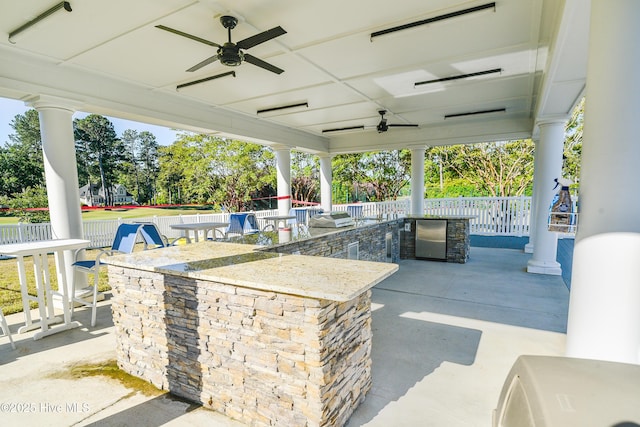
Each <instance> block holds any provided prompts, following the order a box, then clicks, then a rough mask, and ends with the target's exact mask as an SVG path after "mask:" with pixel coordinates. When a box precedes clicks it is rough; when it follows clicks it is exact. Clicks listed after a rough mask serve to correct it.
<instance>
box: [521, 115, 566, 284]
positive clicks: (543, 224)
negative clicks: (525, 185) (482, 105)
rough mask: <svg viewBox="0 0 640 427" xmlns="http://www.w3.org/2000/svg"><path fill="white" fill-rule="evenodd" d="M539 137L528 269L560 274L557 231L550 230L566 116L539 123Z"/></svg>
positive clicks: (528, 270) (560, 171) (560, 173)
mask: <svg viewBox="0 0 640 427" xmlns="http://www.w3.org/2000/svg"><path fill="white" fill-rule="evenodd" d="M539 126H540V141H539V142H538V143H537V144H536V154H537V158H536V163H537V164H538V171H537V172H538V173H537V175H535V176H534V186H535V187H536V192H537V196H536V200H535V205H536V206H535V216H534V221H535V225H534V233H535V234H534V242H535V247H534V248H533V256H532V257H531V259H530V260H529V262H528V263H527V272H529V273H538V274H549V275H556V276H559V275H561V274H562V268H561V267H560V263H558V262H557V261H556V256H557V253H558V234H557V233H555V232H552V231H549V230H548V223H547V222H548V218H549V206H551V202H552V201H553V196H554V195H555V194H556V193H557V189H554V186H555V185H556V183H555V181H554V179H556V178H560V177H561V175H562V151H563V146H564V126H565V120H549V121H544V122H541V123H539Z"/></svg>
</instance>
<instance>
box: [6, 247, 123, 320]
mask: <svg viewBox="0 0 640 427" xmlns="http://www.w3.org/2000/svg"><path fill="white" fill-rule="evenodd" d="M97 252H98V250H97V249H89V250H87V251H86V254H87V259H92V258H95V256H96V254H97ZM25 271H26V273H27V289H28V292H29V294H30V295H33V296H35V295H36V283H35V277H34V276H33V261H32V258H31V257H27V258H25ZM49 272H50V273H51V274H50V275H49V277H50V279H51V288H52V289H58V280H57V277H56V273H55V272H56V267H55V262H54V259H53V255H49ZM89 280H93V276H89ZM98 289H99V290H100V291H108V290H110V289H111V288H110V287H109V284H108V280H107V269H106V268H103V269H101V271H100V279H99V286H98ZM30 305H31V308H36V307H37V306H38V304H37V303H36V302H33V301H32V302H30ZM0 308H2V312H3V313H4V314H11V313H17V312H20V311H22V293H21V292H20V279H19V278H18V266H17V265H16V260H15V259H13V258H12V259H4V260H0Z"/></svg>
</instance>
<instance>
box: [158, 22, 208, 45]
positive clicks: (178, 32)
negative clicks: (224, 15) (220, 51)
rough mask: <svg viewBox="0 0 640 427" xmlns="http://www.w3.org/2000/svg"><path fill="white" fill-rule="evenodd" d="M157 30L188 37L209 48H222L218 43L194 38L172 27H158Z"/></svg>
mask: <svg viewBox="0 0 640 427" xmlns="http://www.w3.org/2000/svg"><path fill="white" fill-rule="evenodd" d="M156 28H159V29H161V30H165V31H168V32H170V33H173V34H177V35H179V36H182V37H186V38H188V39H191V40H195V41H197V42H200V43H204V44H206V45H209V46H214V47H220V45H219V44H218V43H214V42H212V41H209V40H205V39H203V38H200V37H198V36H194V35H193V34H189V33H185V32H183V31H180V30H176V29H174V28H171V27H167V26H164V25H156Z"/></svg>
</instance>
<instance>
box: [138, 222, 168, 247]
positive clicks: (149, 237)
mask: <svg viewBox="0 0 640 427" xmlns="http://www.w3.org/2000/svg"><path fill="white" fill-rule="evenodd" d="M140 235H141V236H142V239H143V240H144V243H145V247H149V246H152V247H157V248H164V247H165V246H169V245H168V243H167V242H166V241H165V239H164V238H163V237H162V235H161V234H160V230H158V227H156V225H155V224H154V223H151V222H147V223H142V228H141V229H140Z"/></svg>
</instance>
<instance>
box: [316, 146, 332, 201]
mask: <svg viewBox="0 0 640 427" xmlns="http://www.w3.org/2000/svg"><path fill="white" fill-rule="evenodd" d="M318 157H319V158H320V204H321V205H322V209H324V211H325V212H331V210H332V208H333V204H332V200H333V193H332V190H331V184H332V183H333V171H332V169H331V159H332V158H333V156H332V155H330V154H322V155H320V156H318Z"/></svg>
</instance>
